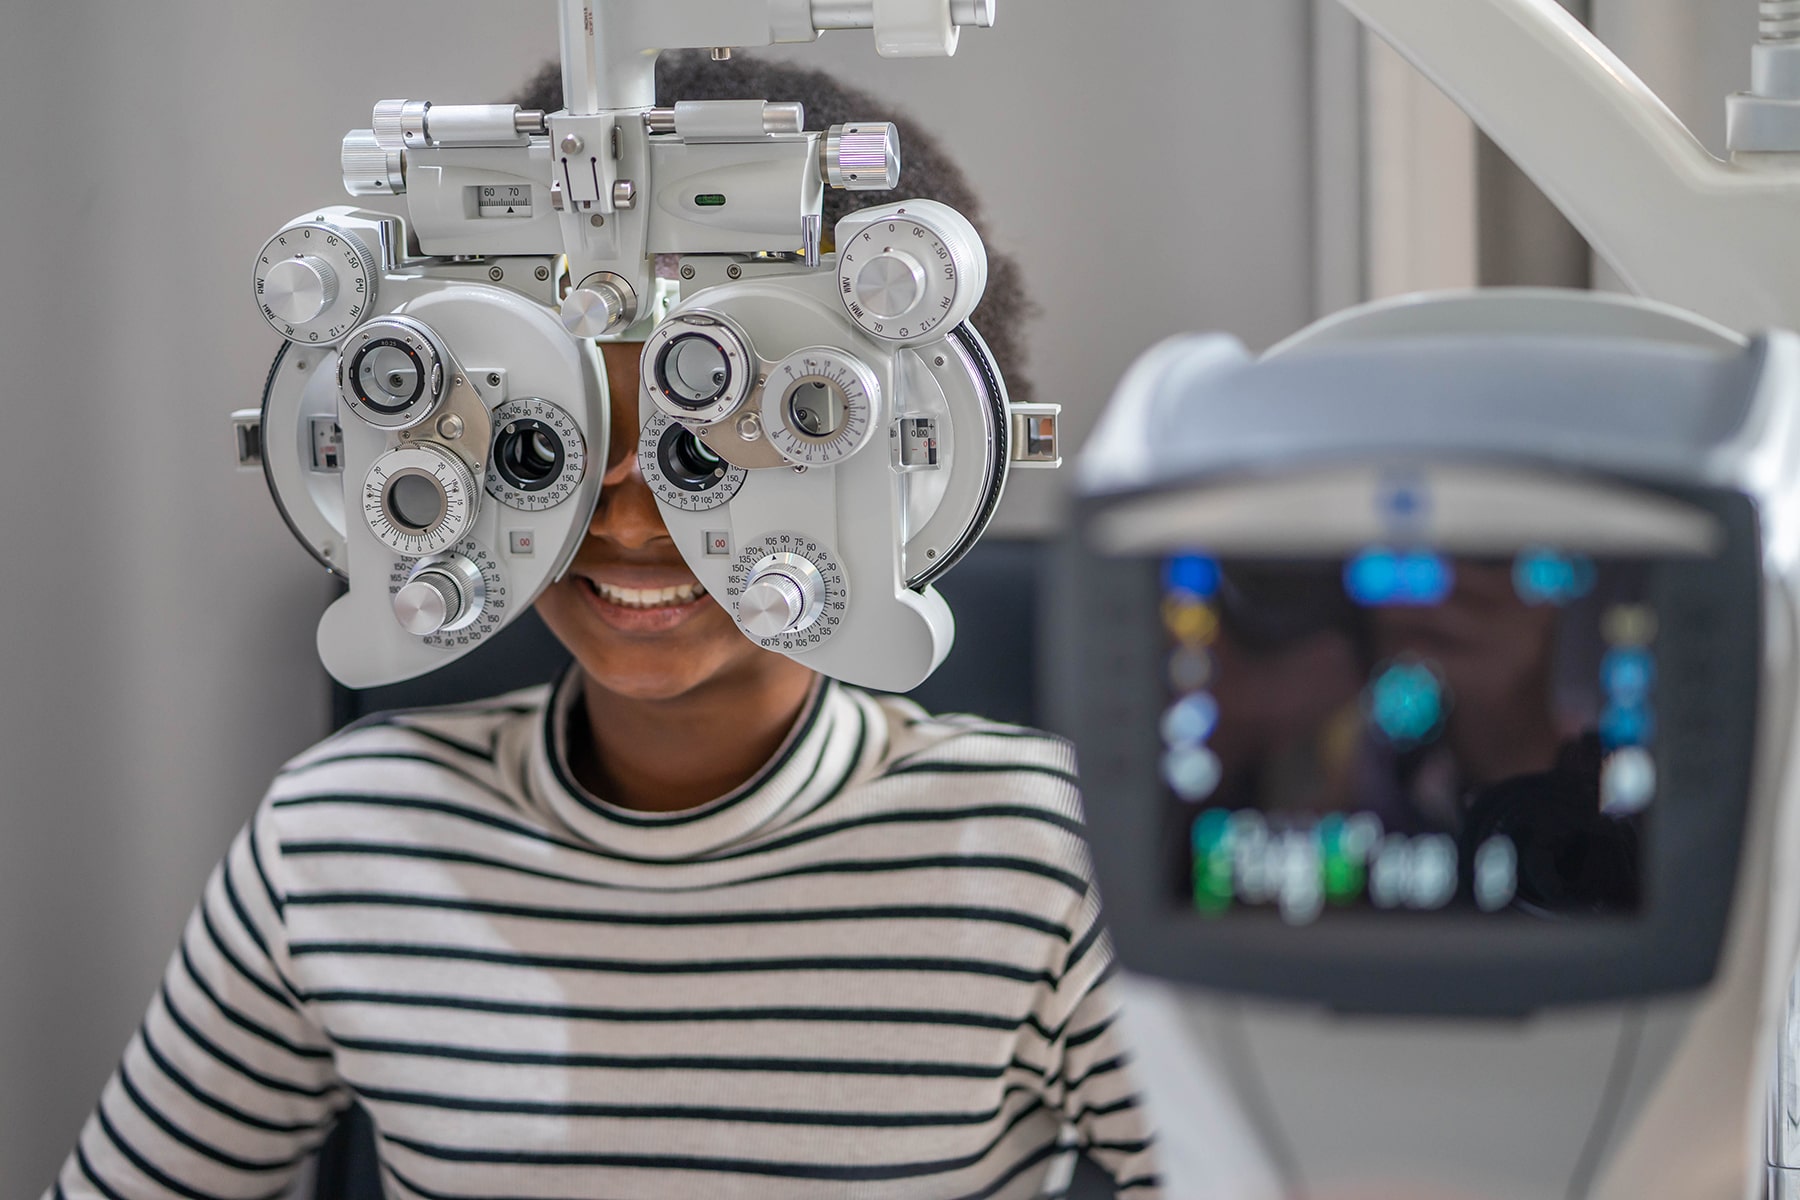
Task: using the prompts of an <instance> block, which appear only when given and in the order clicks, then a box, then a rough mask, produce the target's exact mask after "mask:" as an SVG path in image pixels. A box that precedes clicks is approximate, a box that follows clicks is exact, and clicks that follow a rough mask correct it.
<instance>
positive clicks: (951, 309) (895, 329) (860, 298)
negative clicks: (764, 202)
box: [837, 200, 987, 345]
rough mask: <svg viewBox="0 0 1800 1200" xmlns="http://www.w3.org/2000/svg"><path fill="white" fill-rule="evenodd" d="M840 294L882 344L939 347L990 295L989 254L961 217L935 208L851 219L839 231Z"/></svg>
mask: <svg viewBox="0 0 1800 1200" xmlns="http://www.w3.org/2000/svg"><path fill="white" fill-rule="evenodd" d="M837 242H838V292H839V294H840V295H841V296H842V297H843V301H844V307H845V309H847V310H848V311H849V313H850V316H851V317H852V318H853V319H854V320H855V321H856V323H857V324H858V325H860V326H862V327H863V329H865V330H867V331H868V332H869V333H872V334H874V335H875V336H876V337H878V338H881V339H882V340H884V341H888V342H896V343H899V344H901V345H916V344H918V343H921V342H928V341H934V340H936V339H938V338H941V337H943V336H944V335H945V334H946V333H949V332H950V330H951V329H953V328H955V327H956V326H958V325H960V324H962V323H963V322H964V321H966V320H968V317H969V314H970V313H972V312H973V311H975V306H976V305H977V304H979V303H980V302H981V293H982V291H983V290H984V289H985V288H986V287H987V251H986V249H985V248H983V246H982V244H981V237H980V235H979V234H977V233H976V232H975V227H974V226H973V225H971V224H969V221H968V219H967V218H966V217H964V216H963V215H962V214H961V213H958V212H957V211H956V210H955V209H953V208H950V207H949V206H947V205H943V204H938V203H936V202H935V201H931V200H909V201H907V202H906V203H905V204H897V205H893V206H892V207H888V208H880V209H869V210H865V211H863V212H858V213H852V214H851V215H850V216H848V217H845V218H844V219H843V220H842V221H841V222H839V223H838V237H837Z"/></svg>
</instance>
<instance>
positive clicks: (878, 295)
mask: <svg viewBox="0 0 1800 1200" xmlns="http://www.w3.org/2000/svg"><path fill="white" fill-rule="evenodd" d="M924 291H925V267H924V266H923V264H921V263H920V262H919V260H918V259H916V258H914V257H913V256H912V255H910V254H903V253H901V252H899V251H897V250H896V251H890V252H888V253H886V254H882V255H878V256H877V257H875V258H872V259H870V260H869V261H868V262H865V263H864V264H863V265H862V269H861V270H859V271H858V272H857V273H856V298H857V299H858V300H860V301H862V306H863V307H864V308H866V309H868V310H869V311H870V312H872V313H874V314H876V315H877V316H881V317H898V316H902V315H903V314H905V313H907V312H908V311H910V310H911V309H912V307H913V306H914V305H915V304H917V303H918V302H919V297H920V296H921V295H923V294H924Z"/></svg>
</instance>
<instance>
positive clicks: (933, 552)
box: [925, 550, 937, 558]
mask: <svg viewBox="0 0 1800 1200" xmlns="http://www.w3.org/2000/svg"><path fill="white" fill-rule="evenodd" d="M925 557H926V558H936V557H937V551H936V550H927V551H926V552H925Z"/></svg>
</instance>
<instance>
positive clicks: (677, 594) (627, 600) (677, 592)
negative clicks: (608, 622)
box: [588, 580, 706, 608]
mask: <svg viewBox="0 0 1800 1200" xmlns="http://www.w3.org/2000/svg"><path fill="white" fill-rule="evenodd" d="M588 582H589V584H590V585H591V586H592V587H593V589H594V590H595V591H597V592H599V593H600V596H601V598H602V599H604V600H606V601H608V602H609V603H612V604H618V605H622V606H624V607H626V608H666V607H669V606H670V605H675V604H687V603H690V602H692V601H694V600H698V599H699V598H700V597H701V596H704V595H705V594H706V587H705V585H703V584H700V583H689V584H684V585H683V586H681V587H666V588H628V587H614V586H613V585H612V584H610V583H597V582H595V581H593V580H589V581H588Z"/></svg>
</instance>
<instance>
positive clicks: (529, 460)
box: [494, 418, 564, 492]
mask: <svg viewBox="0 0 1800 1200" xmlns="http://www.w3.org/2000/svg"><path fill="white" fill-rule="evenodd" d="M563 461H564V451H563V444H562V439H561V438H559V437H557V436H556V433H555V431H554V430H552V429H551V428H550V427H549V426H548V425H546V424H544V423H543V422H542V421H538V420H533V419H531V418H523V419H521V420H517V421H513V422H510V423H509V424H507V425H506V426H505V427H503V428H502V429H501V430H500V433H499V435H498V436H497V437H495V438H494V468H495V469H496V470H497V471H499V472H500V477H501V478H502V479H504V480H506V482H507V483H510V484H511V485H512V486H513V487H516V488H518V489H519V490H520V491H522V492H539V491H542V490H544V489H545V488H547V487H549V486H550V485H551V484H552V483H554V482H556V480H557V479H558V478H559V477H560V476H561V475H562V470H563Z"/></svg>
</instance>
